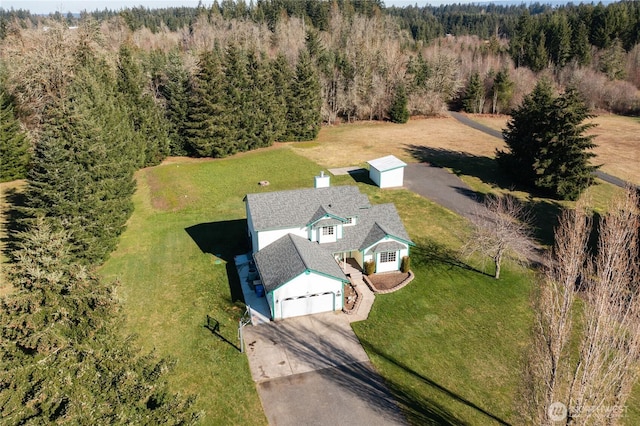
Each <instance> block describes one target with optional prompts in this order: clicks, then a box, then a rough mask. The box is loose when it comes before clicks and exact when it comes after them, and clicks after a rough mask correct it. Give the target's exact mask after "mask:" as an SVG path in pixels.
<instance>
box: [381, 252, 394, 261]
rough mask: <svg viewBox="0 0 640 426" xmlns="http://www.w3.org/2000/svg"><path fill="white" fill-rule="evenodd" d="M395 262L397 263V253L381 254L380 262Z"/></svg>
mask: <svg viewBox="0 0 640 426" xmlns="http://www.w3.org/2000/svg"><path fill="white" fill-rule="evenodd" d="M395 261H396V252H395V251H388V252H383V253H380V262H383V263H386V262H395Z"/></svg>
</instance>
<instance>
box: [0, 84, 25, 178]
mask: <svg viewBox="0 0 640 426" xmlns="http://www.w3.org/2000/svg"><path fill="white" fill-rule="evenodd" d="M28 165H29V141H28V139H27V137H26V135H25V134H24V132H23V131H22V129H21V128H20V122H19V121H18V119H17V118H16V116H15V114H14V105H13V102H12V99H11V97H10V96H9V95H7V94H6V93H5V91H4V89H3V88H1V87H0V182H8V181H11V180H15V179H24V178H25V177H26V175H27V168H28Z"/></svg>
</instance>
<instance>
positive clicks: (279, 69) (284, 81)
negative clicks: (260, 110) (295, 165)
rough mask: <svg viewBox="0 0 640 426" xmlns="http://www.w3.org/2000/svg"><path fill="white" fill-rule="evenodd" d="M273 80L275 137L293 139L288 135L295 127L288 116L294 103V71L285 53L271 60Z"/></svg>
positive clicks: (272, 113)
mask: <svg viewBox="0 0 640 426" xmlns="http://www.w3.org/2000/svg"><path fill="white" fill-rule="evenodd" d="M270 69H271V82H272V83H273V86H274V100H273V106H272V108H271V120H272V123H273V132H274V135H273V138H274V140H277V141H283V140H287V139H291V138H290V137H289V136H288V135H289V132H292V131H293V129H292V128H289V126H291V123H289V122H288V120H287V117H288V116H289V117H290V116H291V115H290V113H289V109H290V108H291V105H292V103H293V100H292V96H293V94H292V91H291V82H292V81H293V71H292V70H291V67H290V66H289V63H288V62H287V58H286V57H285V56H284V55H283V54H279V55H278V56H277V57H276V58H275V59H274V60H273V61H272V62H271V66H270Z"/></svg>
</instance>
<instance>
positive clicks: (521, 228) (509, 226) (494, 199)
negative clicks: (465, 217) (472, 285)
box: [462, 195, 536, 279]
mask: <svg viewBox="0 0 640 426" xmlns="http://www.w3.org/2000/svg"><path fill="white" fill-rule="evenodd" d="M472 223H473V226H474V230H473V233H472V235H471V237H470V238H469V240H468V242H467V243H466V244H465V245H464V246H463V248H462V253H463V254H464V255H465V256H467V257H470V256H472V255H474V254H476V253H479V254H481V255H483V258H486V257H489V258H491V259H492V260H493V264H494V266H495V275H494V276H495V278H496V279H499V278H500V270H501V267H502V261H503V260H504V259H505V258H510V259H513V260H515V261H517V262H521V263H527V262H528V261H529V260H530V259H532V258H534V257H535V256H536V254H535V252H536V244H535V242H534V241H533V239H532V236H531V225H530V219H529V214H528V211H527V209H526V208H525V206H524V205H523V204H522V203H521V202H519V201H518V200H517V199H516V198H515V197H512V196H508V195H505V196H493V195H490V196H488V197H487V198H486V200H485V203H484V208H483V209H481V210H479V211H478V212H477V213H476V214H475V215H474V216H473V219H472Z"/></svg>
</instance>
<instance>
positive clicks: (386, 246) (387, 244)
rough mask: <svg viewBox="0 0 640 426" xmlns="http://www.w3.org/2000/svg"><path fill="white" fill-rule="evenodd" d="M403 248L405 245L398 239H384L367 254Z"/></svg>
mask: <svg viewBox="0 0 640 426" xmlns="http://www.w3.org/2000/svg"><path fill="white" fill-rule="evenodd" d="M403 248H404V246H403V245H402V244H400V243H399V242H397V241H384V242H382V243H380V244H376V245H375V246H373V247H371V248H370V249H369V251H368V252H367V253H366V254H373V253H382V252H385V251H396V250H401V249H403Z"/></svg>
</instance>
